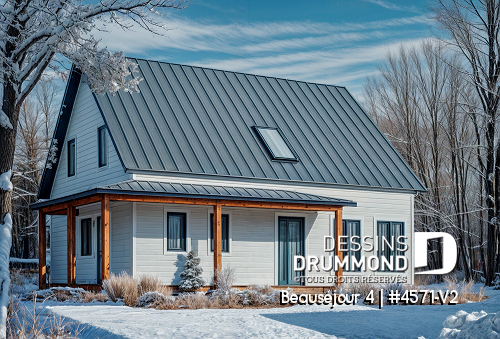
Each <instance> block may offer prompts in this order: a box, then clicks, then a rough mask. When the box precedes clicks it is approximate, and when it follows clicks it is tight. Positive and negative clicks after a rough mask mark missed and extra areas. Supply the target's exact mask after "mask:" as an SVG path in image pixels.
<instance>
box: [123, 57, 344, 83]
mask: <svg viewBox="0 0 500 339" xmlns="http://www.w3.org/2000/svg"><path fill="white" fill-rule="evenodd" d="M126 58H127V59H129V60H142V61H146V62H157V63H160V64H168V65H176V66H181V67H192V68H201V69H207V70H211V71H219V72H230V73H235V74H242V75H250V76H254V77H262V78H267V79H278V80H285V81H294V82H301V83H304V84H311V85H321V86H331V87H336V88H346V87H345V86H340V85H333V84H325V83H319V82H313V81H304V80H295V79H289V78H282V77H274V76H269V75H261V74H254V73H245V72H241V71H230V70H227V69H225V70H224V69H220V68H211V67H205V66H197V65H188V64H180V63H178V62H169V61H162V60H151V59H145V58H134V57H126Z"/></svg>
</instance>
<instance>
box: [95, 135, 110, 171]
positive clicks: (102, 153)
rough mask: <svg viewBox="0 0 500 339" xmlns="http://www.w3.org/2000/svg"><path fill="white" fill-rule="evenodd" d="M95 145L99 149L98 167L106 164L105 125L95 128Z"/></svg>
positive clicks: (106, 143)
mask: <svg viewBox="0 0 500 339" xmlns="http://www.w3.org/2000/svg"><path fill="white" fill-rule="evenodd" d="M97 147H98V149H99V167H104V166H106V165H107V164H108V142H107V140H106V126H101V127H99V128H98V129H97Z"/></svg>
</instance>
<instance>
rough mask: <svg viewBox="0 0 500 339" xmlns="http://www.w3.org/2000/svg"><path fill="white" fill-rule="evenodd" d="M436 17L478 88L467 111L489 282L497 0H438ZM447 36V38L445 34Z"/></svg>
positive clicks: (497, 175)
mask: <svg viewBox="0 0 500 339" xmlns="http://www.w3.org/2000/svg"><path fill="white" fill-rule="evenodd" d="M433 11H434V13H435V18H436V20H437V21H438V22H439V23H440V25H441V28H442V29H443V30H444V32H445V33H446V39H444V41H445V42H447V43H448V45H449V46H451V47H452V48H453V49H455V50H456V51H458V52H459V53H460V54H461V56H462V57H463V58H464V60H465V63H466V65H467V69H466V70H464V73H463V74H464V79H465V80H466V81H468V82H469V83H470V84H471V85H472V86H473V88H474V89H475V91H476V93H477V98H478V101H479V103H480V105H479V107H478V108H479V109H477V110H474V112H472V114H473V115H474V117H473V124H474V130H475V132H476V142H477V145H476V147H477V163H478V164H477V165H478V170H479V171H480V172H481V175H482V177H483V182H482V184H481V185H480V189H481V192H480V194H481V195H482V200H483V201H484V203H485V205H486V216H485V221H486V238H487V239H486V240H487V246H486V248H487V251H486V256H485V265H484V276H485V278H486V284H487V285H491V284H492V282H493V280H494V278H495V272H496V271H497V270H498V268H499V263H500V258H499V255H500V253H499V251H498V249H499V246H498V244H499V236H500V234H499V232H498V229H499V228H498V226H499V222H500V220H499V212H500V147H499V141H500V139H499V138H498V133H497V120H498V106H499V95H500V83H499V80H500V79H499V75H500V42H499V40H498V38H499V33H500V1H499V0H479V1H476V0H438V1H437V2H436V3H435V5H434V6H433ZM448 38H451V39H448Z"/></svg>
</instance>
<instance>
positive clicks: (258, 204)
mask: <svg viewBox="0 0 500 339" xmlns="http://www.w3.org/2000/svg"><path fill="white" fill-rule="evenodd" d="M109 199H110V200H117V201H132V202H154V203H163V204H185V205H212V206H215V205H221V206H228V207H245V208H267V209H284V210H306V211H336V210H338V209H339V208H342V207H341V206H331V205H320V204H301V203H280V202H262V201H246V200H223V199H201V198H180V197H161V196H148V195H127V194H110V195H109Z"/></svg>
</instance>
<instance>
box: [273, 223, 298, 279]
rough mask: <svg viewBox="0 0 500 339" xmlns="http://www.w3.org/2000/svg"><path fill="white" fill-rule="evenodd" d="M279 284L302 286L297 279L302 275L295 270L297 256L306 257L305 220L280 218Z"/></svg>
mask: <svg viewBox="0 0 500 339" xmlns="http://www.w3.org/2000/svg"><path fill="white" fill-rule="evenodd" d="M278 223H279V225H278V228H279V229H278V238H279V241H278V282H279V284H280V285H301V282H300V281H296V280H295V278H296V277H300V276H301V275H302V273H301V272H295V271H294V269H293V259H294V256H296V255H301V256H304V218H294V217H279V218H278Z"/></svg>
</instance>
